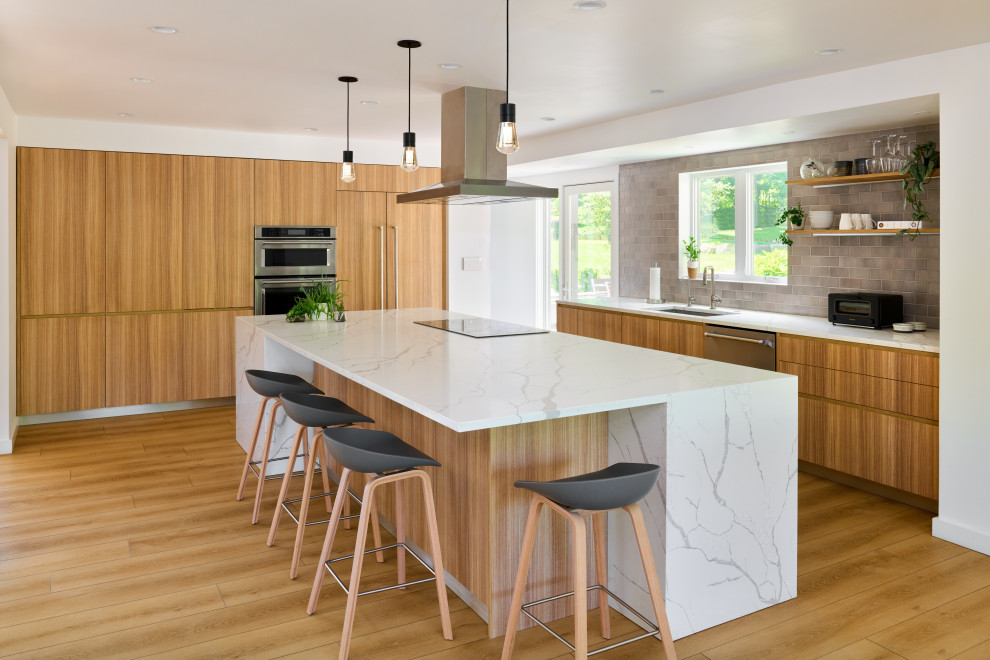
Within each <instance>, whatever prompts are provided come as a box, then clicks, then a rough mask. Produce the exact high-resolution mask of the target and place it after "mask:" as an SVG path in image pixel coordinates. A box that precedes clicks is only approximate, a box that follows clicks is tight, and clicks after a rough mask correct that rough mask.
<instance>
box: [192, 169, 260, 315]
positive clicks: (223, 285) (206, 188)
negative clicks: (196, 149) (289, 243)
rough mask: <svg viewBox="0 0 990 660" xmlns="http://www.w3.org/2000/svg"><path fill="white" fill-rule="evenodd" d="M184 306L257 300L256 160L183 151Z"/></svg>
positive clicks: (232, 304) (205, 306)
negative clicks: (254, 230)
mask: <svg viewBox="0 0 990 660" xmlns="http://www.w3.org/2000/svg"><path fill="white" fill-rule="evenodd" d="M182 173H183V184H182V192H183V194H182V216H183V227H182V255H183V261H184V265H185V269H184V273H183V279H182V300H183V305H182V306H183V308H184V309H209V308H228V307H251V306H252V305H253V304H254V297H253V296H254V292H253V291H252V286H251V285H252V281H253V277H254V252H253V250H254V241H253V240H252V237H253V229H254V161H253V160H250V159H245V158H211V157H205V156H183V159H182Z"/></svg>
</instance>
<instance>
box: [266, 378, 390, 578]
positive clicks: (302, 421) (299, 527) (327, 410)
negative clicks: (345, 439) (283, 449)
mask: <svg viewBox="0 0 990 660" xmlns="http://www.w3.org/2000/svg"><path fill="white" fill-rule="evenodd" d="M279 401H280V402H281V404H282V410H284V411H285V414H286V416H288V418H289V419H291V420H292V421H294V422H295V423H296V424H298V425H299V429H298V430H297V431H296V436H295V439H294V440H293V442H292V449H291V450H290V451H289V460H290V461H292V462H293V463H295V461H296V459H297V458H299V457H302V456H308V457H309V460H307V461H306V468H305V471H304V474H305V476H306V480H305V483H304V485H303V493H302V497H300V498H298V499H294V500H286V499H285V497H286V495H287V494H288V492H289V483H290V482H291V480H292V476H293V475H292V473H291V472H290V471H289V470H286V471H285V476H284V477H283V478H282V490H281V491H280V492H279V495H278V502H277V503H276V505H275V515H274V517H273V518H272V528H271V531H270V532H269V533H268V545H269V547H270V546H271V545H273V544H274V543H275V535H276V533H277V532H278V525H279V521H280V520H281V518H282V511H283V510H284V511H285V512H286V513H288V514H289V516H290V517H291V518H292V519H293V520H294V521H295V522H296V541H295V547H294V548H293V550H292V566H291V568H290V569H289V577H290V578H292V579H293V580H294V579H296V575H297V573H298V571H299V557H300V555H301V554H302V544H303V535H304V532H305V530H306V527H308V526H309V525H318V524H320V523H325V522H330V519H329V518H327V519H325V520H313V521H307V517H308V513H309V502H310V500H314V499H319V498H329V497H332V496H334V495H336V494H337V493H339V492H343V493H346V496H345V497H343V500H344V516H343V517H342V519H343V520H345V521H346V522H345V525H346V526H347V527H348V528H350V519H351V518H357V516H352V515H350V508H351V507H350V505H351V499H354V500H356V501H357V502H358V504H360V503H361V500H360V499H358V498H357V497H356V496H355V495H354V494H353V493H351V492H350V491H348V490H343V491H340V490H337V491H334V492H331V491H330V479H329V476H328V473H329V468H328V467H327V462H326V460H325V458H324V456H325V454H324V450H323V442H322V441H318V436H317V434H316V433H313V434H312V437H311V440H310V447H309V451H308V452H306V451H303V452H300V445H301V444H302V438H303V435H305V433H306V429H314V430H315V429H325V428H327V427H329V426H333V427H343V426H350V425H352V424H359V423H362V422H368V423H372V424H373V423H374V422H375V420H373V419H371V418H370V417H367V416H365V415H362V414H361V413H359V412H358V411H357V410H354V409H353V408H351V407H350V406H348V405H347V404H346V403H344V402H343V401H341V400H340V399H335V398H333V397H329V396H323V395H321V394H300V393H287V394H283V395H281V396H280V397H279ZM317 458H319V459H320V465H321V466H322V472H323V492H324V494H323V495H311V492H312V489H313V479H314V477H315V474H316V459H317ZM295 502H300V505H299V517H298V518H297V517H296V516H295V514H293V513H292V510H291V509H289V505H290V504H293V503H295ZM330 511H331V506H330V500H329V499H328V500H327V513H329V512H330ZM372 513H374V512H372ZM376 518H377V516H376ZM373 532H374V535H375V545H381V544H382V540H381V533H380V532H379V531H378V525H375V526H374V528H373ZM378 561H379V562H382V561H385V558H384V555H383V554H382V553H378Z"/></svg>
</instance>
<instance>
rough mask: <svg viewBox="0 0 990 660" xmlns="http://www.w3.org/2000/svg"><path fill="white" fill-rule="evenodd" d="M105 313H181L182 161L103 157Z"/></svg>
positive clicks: (153, 156) (119, 155) (177, 158)
mask: <svg viewBox="0 0 990 660" xmlns="http://www.w3.org/2000/svg"><path fill="white" fill-rule="evenodd" d="M106 237H107V309H108V311H111V312H133V311H144V310H160V309H161V310H164V309H181V307H182V268H183V260H182V156H167V155H162V154H127V153H108V154H107V232H106Z"/></svg>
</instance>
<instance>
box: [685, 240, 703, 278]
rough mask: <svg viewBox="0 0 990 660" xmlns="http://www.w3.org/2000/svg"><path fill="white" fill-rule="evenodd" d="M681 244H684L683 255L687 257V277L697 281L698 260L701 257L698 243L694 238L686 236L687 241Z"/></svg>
mask: <svg viewBox="0 0 990 660" xmlns="http://www.w3.org/2000/svg"><path fill="white" fill-rule="evenodd" d="M681 243H684V254H685V255H687V271H688V277H690V278H691V279H692V280H696V279H698V265H699V264H698V260H699V259H700V257H701V248H699V247H698V242H697V240H695V238H694V236H688V240H686V241H681Z"/></svg>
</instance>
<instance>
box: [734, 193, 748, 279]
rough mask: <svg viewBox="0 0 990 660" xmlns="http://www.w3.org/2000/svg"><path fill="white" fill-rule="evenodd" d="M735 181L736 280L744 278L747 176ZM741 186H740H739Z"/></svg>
mask: <svg viewBox="0 0 990 660" xmlns="http://www.w3.org/2000/svg"><path fill="white" fill-rule="evenodd" d="M735 180H736V200H735V215H736V236H735V239H736V244H735V248H736V269H735V276H736V278H737V279H739V278H743V277H745V276H746V261H747V259H746V231H747V229H746V215H747V214H746V207H747V205H748V202H749V176H748V175H746V174H741V175H740V174H737V175H736V177H735ZM740 184H742V185H740Z"/></svg>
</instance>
